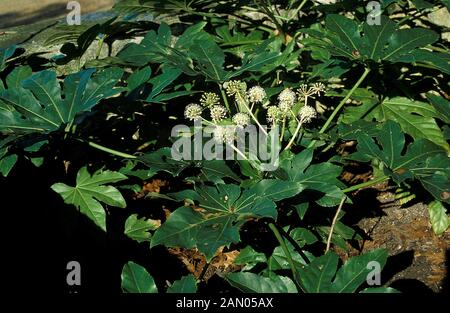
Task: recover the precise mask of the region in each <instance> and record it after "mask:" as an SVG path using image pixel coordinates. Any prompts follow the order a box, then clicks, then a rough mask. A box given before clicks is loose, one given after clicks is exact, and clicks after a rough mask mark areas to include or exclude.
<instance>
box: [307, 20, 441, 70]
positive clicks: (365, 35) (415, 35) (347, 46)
mask: <svg viewBox="0 0 450 313" xmlns="http://www.w3.org/2000/svg"><path fill="white" fill-rule="evenodd" d="M304 31H305V32H306V33H308V34H310V35H311V36H313V38H314V39H315V41H310V44H311V47H313V46H317V47H318V48H319V49H326V50H327V51H328V52H329V53H331V54H332V55H335V56H342V57H345V58H347V59H350V60H373V61H375V62H382V61H388V62H393V63H395V62H414V58H418V59H423V57H421V56H423V54H421V52H415V51H422V50H418V48H422V47H426V46H427V45H429V44H432V43H434V42H435V41H436V40H438V39H439V35H438V34H437V33H435V32H434V31H432V30H429V29H425V28H412V29H399V26H398V25H397V24H396V23H395V22H393V21H392V20H390V19H389V18H388V17H386V16H381V23H380V24H379V25H369V24H368V23H367V22H364V23H363V24H362V25H360V24H358V23H357V22H356V21H355V20H352V19H349V18H346V17H344V16H341V15H337V14H329V15H327V17H326V23H325V29H306V30H304ZM412 52H414V53H417V56H414V57H411V56H410V54H411V53H412ZM433 56H434V54H433ZM436 57H438V56H437V55H436ZM441 62H442V61H439V62H437V63H441ZM432 63H433V64H434V62H432ZM441 67H442V64H441V65H439V64H437V65H436V68H438V69H440V68H441ZM444 67H445V66H444ZM447 68H448V67H447Z"/></svg>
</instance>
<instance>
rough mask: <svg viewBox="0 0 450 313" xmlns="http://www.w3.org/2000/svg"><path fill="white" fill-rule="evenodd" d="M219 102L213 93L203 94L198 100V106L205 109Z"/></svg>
mask: <svg viewBox="0 0 450 313" xmlns="http://www.w3.org/2000/svg"><path fill="white" fill-rule="evenodd" d="M219 102H220V98H219V96H218V95H217V94H216V93H214V92H205V93H204V94H203V95H202V98H201V99H200V104H201V105H203V106H204V107H207V108H209V107H212V106H214V105H217V104H219Z"/></svg>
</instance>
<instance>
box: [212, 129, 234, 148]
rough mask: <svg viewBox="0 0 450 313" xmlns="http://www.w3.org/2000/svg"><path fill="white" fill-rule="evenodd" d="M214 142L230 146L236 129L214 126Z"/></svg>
mask: <svg viewBox="0 0 450 313" xmlns="http://www.w3.org/2000/svg"><path fill="white" fill-rule="evenodd" d="M213 135H214V141H215V142H217V143H219V144H222V143H227V144H232V143H233V142H234V139H235V135H236V128H235V127H234V126H220V125H219V126H216V127H215V129H214V134H213Z"/></svg>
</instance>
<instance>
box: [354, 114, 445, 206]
mask: <svg viewBox="0 0 450 313" xmlns="http://www.w3.org/2000/svg"><path fill="white" fill-rule="evenodd" d="M376 137H377V141H378V143H379V144H380V146H381V148H380V147H379V146H378V145H377V144H376V143H375V142H374V140H373V139H372V138H371V137H370V136H369V135H367V134H359V135H358V137H357V138H358V146H357V149H358V150H357V152H356V153H354V154H352V155H351V156H350V157H349V158H350V159H353V160H358V161H370V160H372V159H374V158H375V159H378V160H379V161H381V162H382V164H383V166H384V169H385V173H387V174H388V175H389V176H391V177H392V178H393V179H394V180H396V181H397V182H399V183H400V182H402V181H404V180H405V179H410V178H415V179H418V180H419V181H420V182H421V183H422V185H423V187H424V188H425V189H426V190H428V191H429V192H430V193H431V194H432V195H433V196H434V197H435V198H436V199H438V200H441V201H444V202H447V203H448V202H449V201H450V199H449V196H448V195H449V194H450V192H449V184H448V181H449V177H450V159H449V158H448V157H447V155H446V152H445V150H444V149H442V148H441V147H439V146H437V145H435V144H434V143H432V142H430V141H427V140H424V139H419V140H416V141H414V142H413V143H412V144H410V145H409V146H408V149H407V150H406V153H405V154H402V151H403V149H404V145H405V136H404V135H403V133H402V131H401V129H400V127H399V125H398V124H397V123H395V122H392V121H388V122H386V123H385V124H384V126H383V129H382V130H381V131H380V132H379V134H378V135H377V136H376Z"/></svg>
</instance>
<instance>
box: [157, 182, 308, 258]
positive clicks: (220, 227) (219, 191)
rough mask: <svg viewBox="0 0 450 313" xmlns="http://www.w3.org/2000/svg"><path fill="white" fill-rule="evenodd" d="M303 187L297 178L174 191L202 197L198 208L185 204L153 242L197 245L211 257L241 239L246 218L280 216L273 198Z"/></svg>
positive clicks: (182, 196)
mask: <svg viewBox="0 0 450 313" xmlns="http://www.w3.org/2000/svg"><path fill="white" fill-rule="evenodd" d="M302 190H303V187H302V186H301V185H300V184H298V183H294V182H282V183H281V184H280V182H279V181H276V180H263V181H261V182H260V183H258V184H256V185H255V186H253V187H251V188H249V189H245V190H242V189H241V188H240V187H239V186H236V185H221V184H219V185H217V186H216V187H199V188H196V190H195V192H194V191H192V190H186V191H185V192H180V193H178V194H172V196H174V197H175V198H177V199H178V200H180V201H184V200H186V199H187V200H190V201H191V202H192V201H198V203H199V208H201V209H198V210H195V211H194V210H193V209H192V208H189V207H182V208H179V209H177V210H175V212H173V213H172V214H171V215H170V217H169V219H168V220H167V221H166V222H165V223H164V224H163V225H162V226H161V228H159V229H158V230H157V231H156V232H155V234H154V236H153V239H152V242H151V245H152V247H153V246H156V245H159V244H164V245H165V246H168V247H184V248H194V247H197V248H198V250H199V251H200V252H202V253H204V254H205V255H206V258H207V260H211V259H212V257H213V256H214V255H215V253H216V251H217V250H218V249H219V248H220V247H222V246H229V245H230V244H231V243H237V242H238V241H239V239H240V236H239V228H240V227H241V226H242V225H243V223H244V222H245V220H246V219H248V218H252V217H271V218H273V219H276V217H277V211H276V205H275V203H274V202H273V201H278V200H281V199H284V198H288V197H292V196H294V195H296V194H297V193H299V192H301V191H302Z"/></svg>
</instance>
